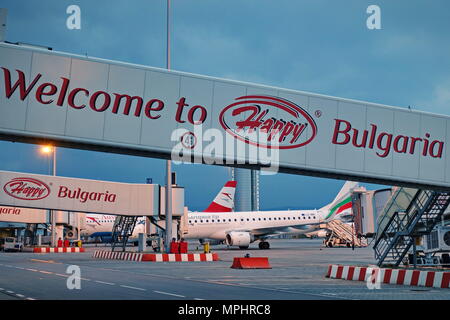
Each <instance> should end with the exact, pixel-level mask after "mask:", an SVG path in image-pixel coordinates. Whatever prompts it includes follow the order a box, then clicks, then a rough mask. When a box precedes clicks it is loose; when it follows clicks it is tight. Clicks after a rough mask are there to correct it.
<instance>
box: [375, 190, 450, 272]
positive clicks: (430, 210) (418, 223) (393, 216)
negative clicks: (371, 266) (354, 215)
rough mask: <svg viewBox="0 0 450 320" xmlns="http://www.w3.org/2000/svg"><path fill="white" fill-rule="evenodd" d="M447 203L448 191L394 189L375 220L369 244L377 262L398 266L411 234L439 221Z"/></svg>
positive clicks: (417, 234) (422, 232)
mask: <svg viewBox="0 0 450 320" xmlns="http://www.w3.org/2000/svg"><path fill="white" fill-rule="evenodd" d="M449 203H450V192H437V191H431V190H417V189H411V188H399V189H397V190H396V192H395V193H394V194H393V196H392V198H391V200H390V201H389V202H388V203H387V204H386V207H385V209H384V214H383V215H382V216H381V218H380V220H379V222H378V232H377V236H376V240H375V243H374V247H373V249H374V250H375V258H376V259H377V260H378V263H377V264H378V266H381V265H383V264H384V265H386V264H389V265H394V266H398V265H399V264H400V263H401V262H402V261H403V259H404V257H405V256H406V254H407V253H408V251H409V250H410V248H411V246H413V245H414V241H415V238H417V237H421V236H423V235H426V234H429V233H430V232H431V230H432V229H433V228H434V226H435V225H436V224H437V223H439V222H440V221H441V217H442V215H443V214H444V211H445V209H446V208H447V206H448V205H449Z"/></svg>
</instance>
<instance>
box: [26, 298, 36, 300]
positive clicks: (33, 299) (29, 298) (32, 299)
mask: <svg viewBox="0 0 450 320" xmlns="http://www.w3.org/2000/svg"><path fill="white" fill-rule="evenodd" d="M25 300H36V299H33V298H26V299H25Z"/></svg>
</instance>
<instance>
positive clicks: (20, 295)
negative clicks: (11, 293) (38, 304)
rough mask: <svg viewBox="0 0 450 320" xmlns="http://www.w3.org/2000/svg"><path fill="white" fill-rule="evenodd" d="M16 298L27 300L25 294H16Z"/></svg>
mask: <svg viewBox="0 0 450 320" xmlns="http://www.w3.org/2000/svg"><path fill="white" fill-rule="evenodd" d="M16 296H18V297H19V298H25V296H24V295H23V294H18V293H16Z"/></svg>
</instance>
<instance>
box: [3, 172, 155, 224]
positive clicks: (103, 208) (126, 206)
mask: <svg viewBox="0 0 450 320" xmlns="http://www.w3.org/2000/svg"><path fill="white" fill-rule="evenodd" d="M0 204H2V205H7V206H12V207H18V208H16V209H18V210H21V209H22V210H23V209H24V208H27V207H28V208H43V209H55V210H63V211H75V212H92V213H105V214H117V215H129V216H144V215H145V216H150V215H155V214H159V187H158V186H157V185H154V184H131V183H118V182H108V181H97V180H86V179H77V178H66V177H57V176H56V177H55V176H47V175H37V174H28V173H19V172H7V171H0ZM2 208H3V207H2ZM13 209H14V208H12V209H11V210H9V211H7V213H8V214H9V215H14V213H15V211H14V210H13ZM2 213H3V212H2ZM5 213H6V211H5ZM16 213H17V212H16ZM17 214H18V213H17ZM44 217H45V215H44ZM8 221H9V220H8Z"/></svg>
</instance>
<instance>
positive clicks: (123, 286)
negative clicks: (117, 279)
mask: <svg viewBox="0 0 450 320" xmlns="http://www.w3.org/2000/svg"><path fill="white" fill-rule="evenodd" d="M120 286H121V287H122V288H128V289H134V290H141V291H147V289H143V288H136V287H130V286H125V285H122V284H121V285H120Z"/></svg>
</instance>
